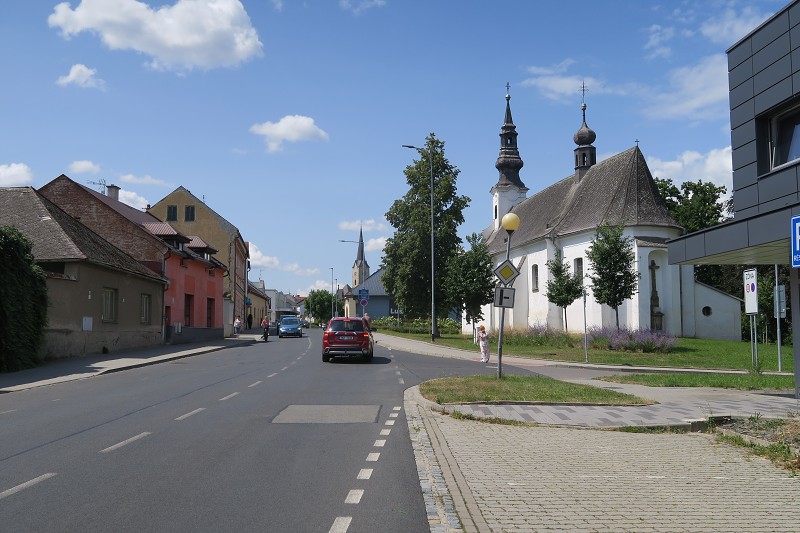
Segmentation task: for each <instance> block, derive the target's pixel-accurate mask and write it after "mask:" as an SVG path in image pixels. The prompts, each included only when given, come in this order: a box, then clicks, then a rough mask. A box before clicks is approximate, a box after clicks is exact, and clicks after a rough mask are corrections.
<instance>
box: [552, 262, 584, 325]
mask: <svg viewBox="0 0 800 533" xmlns="http://www.w3.org/2000/svg"><path fill="white" fill-rule="evenodd" d="M547 270H549V271H550V279H549V280H548V281H547V300H548V301H549V302H551V303H553V304H555V305H557V306H558V307H560V308H561V309H562V310H563V312H564V331H567V307H569V306H570V305H571V304H572V302H574V301H575V300H577V299H578V298H580V297H581V296H582V295H583V291H584V288H583V279H581V277H580V275H579V274H578V273H577V272H574V273H572V274H570V272H569V264H568V263H567V261H562V259H561V250H556V257H555V259H551V260H549V261H548V262H547Z"/></svg>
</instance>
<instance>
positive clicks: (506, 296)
mask: <svg viewBox="0 0 800 533" xmlns="http://www.w3.org/2000/svg"><path fill="white" fill-rule="evenodd" d="M514 291H515V289H512V288H509V287H495V288H494V306H495V307H514Z"/></svg>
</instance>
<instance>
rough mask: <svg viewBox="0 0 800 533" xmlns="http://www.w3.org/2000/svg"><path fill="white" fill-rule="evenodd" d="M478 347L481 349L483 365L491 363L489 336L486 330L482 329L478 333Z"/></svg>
mask: <svg viewBox="0 0 800 533" xmlns="http://www.w3.org/2000/svg"><path fill="white" fill-rule="evenodd" d="M478 345H479V346H480V347H481V363H488V362H489V335H488V334H487V333H486V328H485V327H483V324H481V327H480V328H479V331H478Z"/></svg>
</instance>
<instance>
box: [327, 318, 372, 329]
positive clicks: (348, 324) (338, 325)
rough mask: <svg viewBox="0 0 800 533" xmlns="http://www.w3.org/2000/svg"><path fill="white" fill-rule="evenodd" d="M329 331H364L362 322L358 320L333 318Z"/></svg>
mask: <svg viewBox="0 0 800 533" xmlns="http://www.w3.org/2000/svg"><path fill="white" fill-rule="evenodd" d="M331 331H364V324H362V323H361V321H360V320H334V321H333V322H331Z"/></svg>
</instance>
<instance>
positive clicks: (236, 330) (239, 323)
mask: <svg viewBox="0 0 800 533" xmlns="http://www.w3.org/2000/svg"><path fill="white" fill-rule="evenodd" d="M240 329H242V318H241V317H240V316H239V315H236V320H234V321H233V334H234V335H239V330H240Z"/></svg>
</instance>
